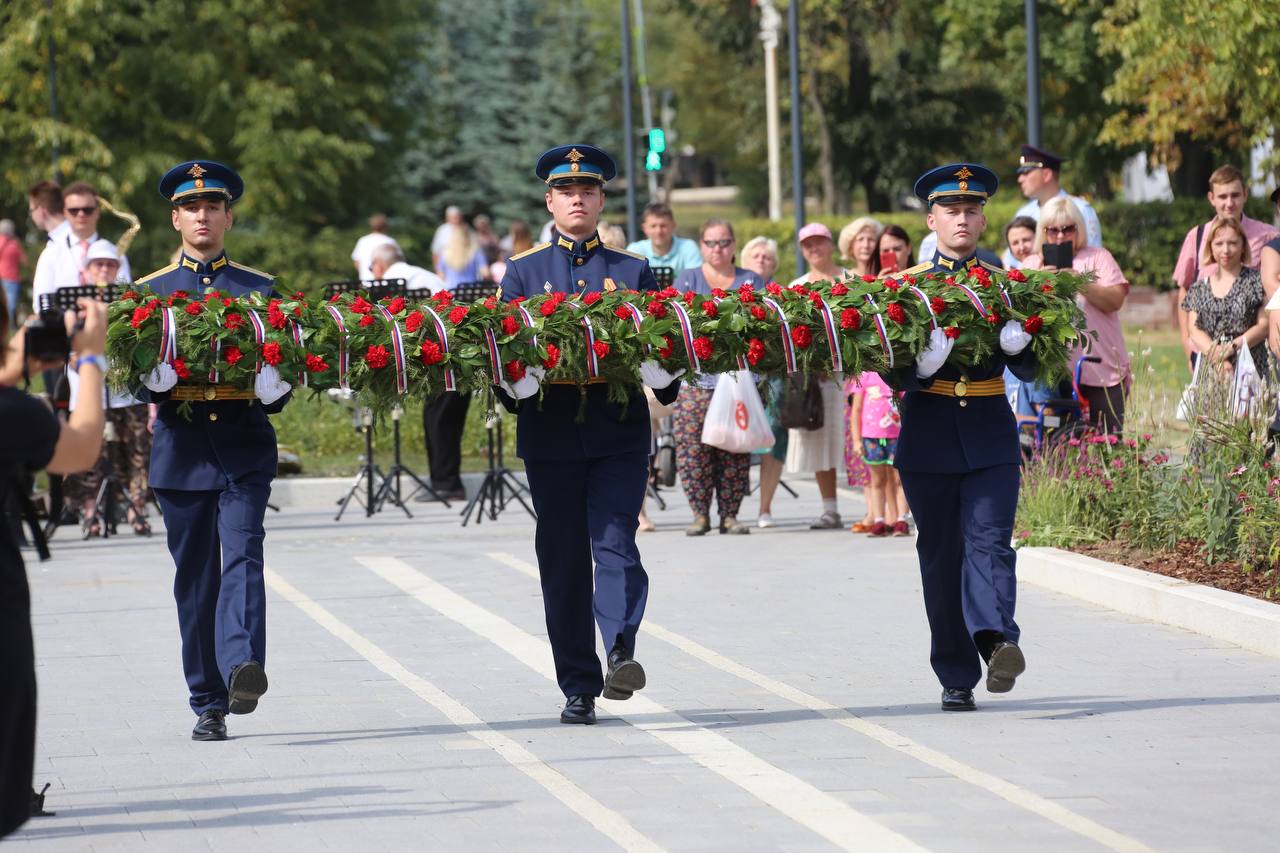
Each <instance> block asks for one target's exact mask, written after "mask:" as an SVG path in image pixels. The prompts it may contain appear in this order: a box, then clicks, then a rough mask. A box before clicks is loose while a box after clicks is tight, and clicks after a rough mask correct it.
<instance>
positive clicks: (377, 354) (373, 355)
mask: <svg viewBox="0 0 1280 853" xmlns="http://www.w3.org/2000/svg"><path fill="white" fill-rule="evenodd" d="M364 360H365V361H366V362H368V364H369V366H370V367H372V368H373V369H374V370H381V369H382V368H384V367H386V366H387V365H388V364H390V363H391V354H390V353H389V352H387V348H386V347H384V346H378V345H377V344H374V345H373V346H371V347H369V349H368V350H367V351H366V352H365V354H364Z"/></svg>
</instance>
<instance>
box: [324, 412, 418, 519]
mask: <svg viewBox="0 0 1280 853" xmlns="http://www.w3.org/2000/svg"><path fill="white" fill-rule="evenodd" d="M351 417H352V420H353V421H355V425H356V429H357V430H359V431H360V432H363V433H364V454H363V455H362V456H361V457H360V470H359V471H358V472H357V473H356V478H355V480H354V481H353V482H352V483H351V488H350V489H348V490H347V493H346V495H344V496H343V498H342V499H341V500H339V501H338V514H337V515H335V516H334V517H333V520H334V521H339V520H341V518H342V514H343V513H344V512H346V511H347V506H348V505H349V504H350V503H351V501H352V499H355V500H356V501H357V502H359V503H361V504H363V505H364V514H365V517H366V518H372V517H373V514H374V513H375V512H377V511H378V510H377V503H376V501H375V500H374V497H375V496H374V489H375V488H377V486H376V482H377V481H378V480H380V479H383V474H382V470H381V469H380V468H378V466H377V464H376V463H375V462H374V461H373V412H372V411H370V410H369V409H361V408H357V409H355V410H354V411H353V412H352V415H351ZM362 487H363V489H364V492H365V494H363V495H361V494H360V490H361V488H362ZM405 511H406V512H408V510H405Z"/></svg>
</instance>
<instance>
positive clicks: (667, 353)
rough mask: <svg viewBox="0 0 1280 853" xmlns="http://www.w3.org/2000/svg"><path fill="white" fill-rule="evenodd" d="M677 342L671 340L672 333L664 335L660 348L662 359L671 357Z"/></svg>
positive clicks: (659, 354)
mask: <svg viewBox="0 0 1280 853" xmlns="http://www.w3.org/2000/svg"><path fill="white" fill-rule="evenodd" d="M675 346H676V345H675V344H673V343H672V342H671V336H670V335H663V336H662V347H661V348H659V350H658V357H659V358H662V359H668V358H671V353H673V352H674V351H675Z"/></svg>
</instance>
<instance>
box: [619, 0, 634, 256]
mask: <svg viewBox="0 0 1280 853" xmlns="http://www.w3.org/2000/svg"><path fill="white" fill-rule="evenodd" d="M620 2H621V5H622V139H623V142H622V148H623V159H624V160H625V162H624V163H623V167H622V179H623V180H624V181H626V184H627V242H632V241H634V240H635V239H636V184H635V180H634V179H633V178H634V176H633V174H632V171H633V169H634V168H635V162H636V137H635V130H634V129H633V128H632V127H631V6H630V4H629V3H628V2H627V0H620Z"/></svg>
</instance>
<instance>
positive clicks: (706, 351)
mask: <svg viewBox="0 0 1280 853" xmlns="http://www.w3.org/2000/svg"><path fill="white" fill-rule="evenodd" d="M714 349H715V347H714V346H712V344H711V338H694V339H693V354H694V355H696V356H697V357H698V358H711V353H712V351H713V350H714Z"/></svg>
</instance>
